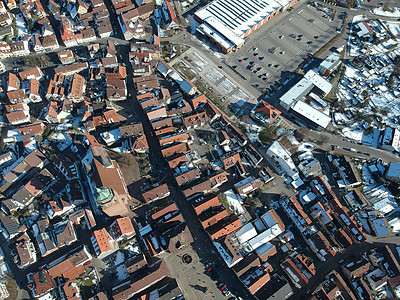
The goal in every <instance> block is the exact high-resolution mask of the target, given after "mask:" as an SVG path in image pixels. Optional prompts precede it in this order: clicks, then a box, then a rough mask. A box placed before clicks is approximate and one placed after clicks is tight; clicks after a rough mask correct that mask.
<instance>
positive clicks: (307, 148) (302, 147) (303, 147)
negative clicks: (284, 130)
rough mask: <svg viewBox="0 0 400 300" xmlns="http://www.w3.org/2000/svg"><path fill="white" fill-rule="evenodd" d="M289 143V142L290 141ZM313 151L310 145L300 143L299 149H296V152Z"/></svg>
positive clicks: (313, 147)
mask: <svg viewBox="0 0 400 300" xmlns="http://www.w3.org/2000/svg"><path fill="white" fill-rule="evenodd" d="M290 142H291V141H290ZM297 144H298V143H297ZM314 149H315V146H314V145H313V144H310V143H302V144H301V145H300V146H299V148H297V151H302V152H307V151H308V152H311V151H312V150H314Z"/></svg>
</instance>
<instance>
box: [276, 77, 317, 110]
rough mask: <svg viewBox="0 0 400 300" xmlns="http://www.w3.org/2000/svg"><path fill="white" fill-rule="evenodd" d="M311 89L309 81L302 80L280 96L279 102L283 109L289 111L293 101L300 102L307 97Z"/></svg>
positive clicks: (311, 85)
mask: <svg viewBox="0 0 400 300" xmlns="http://www.w3.org/2000/svg"><path fill="white" fill-rule="evenodd" d="M313 87H314V86H313V84H312V82H311V81H310V80H308V79H306V78H302V79H301V80H300V81H299V82H298V83H296V84H295V85H294V86H293V87H292V88H291V89H290V90H288V91H287V92H286V93H285V94H283V95H282V97H281V98H280V99H279V102H280V104H281V105H282V106H283V107H284V108H285V109H287V110H289V108H290V107H291V106H292V104H293V103H294V102H295V101H297V100H300V99H301V98H303V97H304V96H305V95H307V94H308V92H310V91H311V90H312V88H313Z"/></svg>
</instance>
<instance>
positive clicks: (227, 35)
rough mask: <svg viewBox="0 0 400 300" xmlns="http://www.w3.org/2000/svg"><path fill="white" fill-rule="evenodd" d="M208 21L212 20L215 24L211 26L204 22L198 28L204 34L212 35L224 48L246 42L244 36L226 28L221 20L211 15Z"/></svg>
mask: <svg viewBox="0 0 400 300" xmlns="http://www.w3.org/2000/svg"><path fill="white" fill-rule="evenodd" d="M208 22H211V24H212V25H213V26H212V27H211V26H210V25H208V24H207V23H203V24H201V25H200V26H199V27H198V30H199V31H200V32H201V33H203V34H205V35H207V36H209V37H212V38H213V39H214V40H215V41H216V42H217V43H218V44H220V45H221V47H222V48H225V49H229V48H231V47H233V46H234V45H236V46H239V45H241V44H243V43H244V40H243V39H242V38H240V37H238V36H237V35H235V34H234V33H233V32H231V31H230V30H229V29H227V30H224V29H225V28H222V26H220V22H219V21H218V20H217V19H216V18H214V17H211V18H210V19H209V20H208ZM214 28H216V29H214ZM217 28H220V29H221V30H222V32H223V33H224V34H221V33H220V31H219V30H218V29H217Z"/></svg>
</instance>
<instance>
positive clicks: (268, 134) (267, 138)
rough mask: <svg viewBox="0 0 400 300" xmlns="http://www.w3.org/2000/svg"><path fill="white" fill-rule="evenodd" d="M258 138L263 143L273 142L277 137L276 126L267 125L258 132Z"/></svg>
mask: <svg viewBox="0 0 400 300" xmlns="http://www.w3.org/2000/svg"><path fill="white" fill-rule="evenodd" d="M258 139H259V140H260V142H261V143H263V144H269V143H270V142H272V141H273V140H274V139H276V133H275V127H273V126H266V127H265V128H264V129H262V130H261V131H260V133H259V134H258Z"/></svg>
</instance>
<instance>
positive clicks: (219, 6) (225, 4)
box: [194, 0, 296, 53]
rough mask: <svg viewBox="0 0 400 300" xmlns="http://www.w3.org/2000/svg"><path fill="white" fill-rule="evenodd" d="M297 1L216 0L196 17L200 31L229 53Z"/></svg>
mask: <svg viewBox="0 0 400 300" xmlns="http://www.w3.org/2000/svg"><path fill="white" fill-rule="evenodd" d="M295 2H296V1H290V0H281V1H275V0H214V1H212V2H211V3H209V4H208V5H206V6H204V7H203V8H201V9H200V10H198V11H196V12H195V15H194V16H195V19H196V20H197V21H198V22H200V23H201V25H200V26H199V27H198V31H199V32H200V33H202V34H204V35H206V36H208V37H210V38H212V40H213V41H215V42H216V43H217V45H218V46H220V47H221V48H222V49H223V51H224V52H225V53H228V52H230V51H232V50H233V51H235V50H236V49H238V48H240V47H241V46H242V45H243V44H244V39H245V38H246V37H247V36H249V35H250V34H251V33H252V32H254V31H256V30H257V29H258V28H259V27H260V26H261V25H263V24H265V23H266V22H267V21H268V20H270V19H271V18H272V17H273V16H275V15H276V14H278V13H279V12H280V11H283V10H285V9H287V8H288V7H290V6H291V5H292V4H293V3H295Z"/></svg>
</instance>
